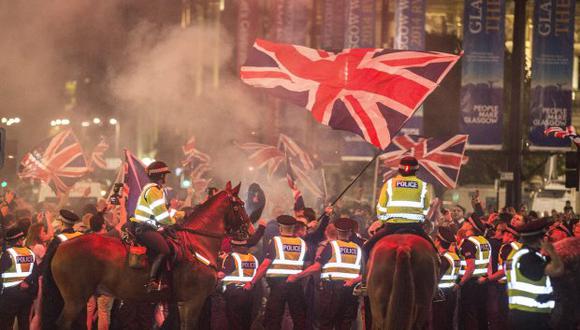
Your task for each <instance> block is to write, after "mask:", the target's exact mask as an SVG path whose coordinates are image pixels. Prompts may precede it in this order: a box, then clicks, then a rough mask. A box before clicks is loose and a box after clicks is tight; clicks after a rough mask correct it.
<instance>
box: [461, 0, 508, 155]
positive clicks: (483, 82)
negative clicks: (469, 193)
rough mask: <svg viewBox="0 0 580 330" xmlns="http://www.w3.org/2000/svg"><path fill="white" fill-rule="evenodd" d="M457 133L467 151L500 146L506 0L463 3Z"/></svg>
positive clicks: (468, 1) (479, 0) (480, 0)
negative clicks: (465, 140) (462, 136)
mask: <svg viewBox="0 0 580 330" xmlns="http://www.w3.org/2000/svg"><path fill="white" fill-rule="evenodd" d="M464 8H465V9H464V16H463V50H464V54H463V62H462V66H461V69H462V72H461V98H460V100H461V101H460V102H461V105H460V106H461V119H460V123H459V126H460V132H461V133H465V134H468V135H469V148H471V149H495V150H499V149H501V147H502V130H503V112H504V106H503V74H504V48H505V47H504V44H505V37H504V35H505V19H504V18H505V0H483V1H482V0H465V6H464Z"/></svg>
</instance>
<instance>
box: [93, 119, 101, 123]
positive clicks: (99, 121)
mask: <svg viewBox="0 0 580 330" xmlns="http://www.w3.org/2000/svg"><path fill="white" fill-rule="evenodd" d="M100 123H101V118H93V124H95V125H98V124H100Z"/></svg>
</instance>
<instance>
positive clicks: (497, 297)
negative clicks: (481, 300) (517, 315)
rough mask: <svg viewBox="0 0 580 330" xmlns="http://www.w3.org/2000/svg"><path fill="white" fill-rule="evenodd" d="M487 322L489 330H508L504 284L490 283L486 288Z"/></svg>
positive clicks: (506, 297)
mask: <svg viewBox="0 0 580 330" xmlns="http://www.w3.org/2000/svg"><path fill="white" fill-rule="evenodd" d="M487 292H488V294H487V320H488V322H489V329H490V330H508V329H509V322H508V312H509V304H508V295H507V287H506V284H505V283H498V282H492V283H489V284H488V286H487Z"/></svg>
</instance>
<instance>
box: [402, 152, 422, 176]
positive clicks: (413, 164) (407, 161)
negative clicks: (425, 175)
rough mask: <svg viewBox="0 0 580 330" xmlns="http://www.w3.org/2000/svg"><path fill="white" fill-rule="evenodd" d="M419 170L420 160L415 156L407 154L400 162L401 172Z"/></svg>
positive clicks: (406, 172)
mask: <svg viewBox="0 0 580 330" xmlns="http://www.w3.org/2000/svg"><path fill="white" fill-rule="evenodd" d="M417 170H419V162H418V161H417V159H416V158H415V157H413V156H405V157H403V159H401V162H400V163H399V172H401V173H404V174H408V173H415V172H417Z"/></svg>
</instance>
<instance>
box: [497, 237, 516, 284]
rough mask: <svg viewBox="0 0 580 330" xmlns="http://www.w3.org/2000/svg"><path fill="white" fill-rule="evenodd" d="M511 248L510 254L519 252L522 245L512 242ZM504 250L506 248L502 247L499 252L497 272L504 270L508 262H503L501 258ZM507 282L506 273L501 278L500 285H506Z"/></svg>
mask: <svg viewBox="0 0 580 330" xmlns="http://www.w3.org/2000/svg"><path fill="white" fill-rule="evenodd" d="M509 246H511V251H510V253H511V252H512V251H517V250H519V249H520V248H521V247H522V243H518V242H511V243H510V244H509ZM503 249H504V246H502V247H501V248H500V251H499V256H498V259H497V270H498V271H500V270H503V265H504V264H505V262H506V260H502V258H501V251H502V250H503ZM508 256H509V254H508ZM506 281H507V277H506V275H505V272H504V275H503V276H502V278H500V279H499V280H498V282H499V283H506Z"/></svg>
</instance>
